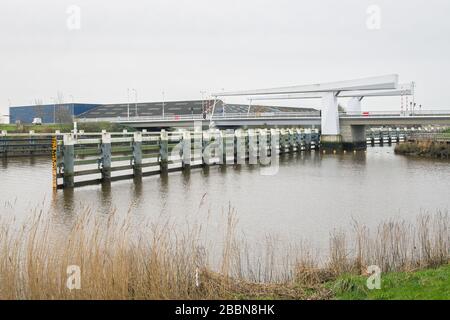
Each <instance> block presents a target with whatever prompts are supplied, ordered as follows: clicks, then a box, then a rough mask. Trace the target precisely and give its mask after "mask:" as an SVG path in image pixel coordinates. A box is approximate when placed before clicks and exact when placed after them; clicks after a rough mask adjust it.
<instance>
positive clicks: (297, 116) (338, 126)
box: [90, 75, 450, 149]
mask: <svg viewBox="0 0 450 320" xmlns="http://www.w3.org/2000/svg"><path fill="white" fill-rule="evenodd" d="M413 94H414V85H413V83H406V84H399V83H398V75H385V76H379V77H370V78H364V79H357V80H348V81H340V82H331V83H323V84H313V85H300V86H290V87H279V88H269V89H257V90H246V91H232V92H220V93H214V94H212V96H213V97H214V99H215V100H216V101H218V99H219V98H221V97H231V96H242V97H246V98H247V99H248V100H249V112H247V113H239V114H230V113H219V114H217V113H216V112H214V111H215V110H214V107H215V105H216V103H215V104H214V106H213V111H212V114H211V115H206V116H202V115H187V116H169V117H135V118H114V119H108V120H110V121H114V122H119V123H123V124H127V125H129V126H133V127H136V128H151V127H158V128H161V127H187V126H193V122H196V121H197V122H201V123H202V125H203V126H210V127H211V126H215V127H222V128H227V127H229V128H236V127H261V126H265V127H281V126H310V127H311V126H312V127H316V128H319V129H320V132H321V144H322V147H325V148H327V147H330V148H333V149H339V148H342V147H344V148H365V145H366V136H365V132H366V126H424V125H444V126H448V125H450V110H449V111H443V110H441V111H425V110H420V111H416V110H408V111H404V110H403V111H400V112H395V111H380V110H377V111H366V112H362V108H361V101H362V100H363V99H364V98H374V97H383V96H409V95H413ZM339 98H350V100H349V103H348V105H347V106H346V108H345V109H346V110H345V112H340V111H339V107H338V99H339ZM302 99H320V100H321V105H322V108H321V111H318V112H279V113H250V106H251V103H252V102H253V101H263V100H302ZM90 121H92V120H90Z"/></svg>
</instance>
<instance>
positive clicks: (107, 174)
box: [101, 132, 111, 182]
mask: <svg viewBox="0 0 450 320" xmlns="http://www.w3.org/2000/svg"><path fill="white" fill-rule="evenodd" d="M101 150H102V158H101V159H102V180H103V181H105V182H108V181H111V133H108V132H104V133H102V146H101Z"/></svg>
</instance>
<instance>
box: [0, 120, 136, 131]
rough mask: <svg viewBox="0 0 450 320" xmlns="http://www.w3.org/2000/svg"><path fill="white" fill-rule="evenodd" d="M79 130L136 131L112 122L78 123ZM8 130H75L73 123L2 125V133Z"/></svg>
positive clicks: (0, 126) (0, 129)
mask: <svg viewBox="0 0 450 320" xmlns="http://www.w3.org/2000/svg"><path fill="white" fill-rule="evenodd" d="M77 128H78V130H84V131H85V132H101V131H102V130H106V131H108V132H120V131H122V130H123V129H127V130H128V131H134V129H132V128H129V127H126V126H123V125H120V124H117V123H111V122H106V121H104V122H80V123H77ZM2 130H6V131H7V132H8V134H14V133H29V132H30V131H34V132H35V133H54V132H55V131H56V130H59V131H60V132H61V133H69V132H70V131H71V130H73V124H72V123H56V124H42V125H33V124H18V125H16V124H0V131H2Z"/></svg>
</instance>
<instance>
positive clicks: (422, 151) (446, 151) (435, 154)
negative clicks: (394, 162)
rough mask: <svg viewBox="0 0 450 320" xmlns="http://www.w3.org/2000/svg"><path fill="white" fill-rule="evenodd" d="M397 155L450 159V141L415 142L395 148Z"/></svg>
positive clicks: (408, 142)
mask: <svg viewBox="0 0 450 320" xmlns="http://www.w3.org/2000/svg"><path fill="white" fill-rule="evenodd" d="M394 151H395V153H396V154H403V155H409V156H420V157H429V158H440V159H449V158H450V141H449V142H447V141H433V140H413V141H405V142H402V143H400V144H398V145H396V146H395V149H394Z"/></svg>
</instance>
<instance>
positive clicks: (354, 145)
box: [341, 125, 367, 150]
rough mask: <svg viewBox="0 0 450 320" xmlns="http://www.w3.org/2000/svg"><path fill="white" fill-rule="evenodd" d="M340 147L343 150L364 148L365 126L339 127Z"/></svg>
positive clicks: (365, 147) (365, 141)
mask: <svg viewBox="0 0 450 320" xmlns="http://www.w3.org/2000/svg"><path fill="white" fill-rule="evenodd" d="M341 138H342V149H343V150H366V149H367V138H366V126H364V125H347V126H342V127H341Z"/></svg>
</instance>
